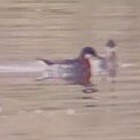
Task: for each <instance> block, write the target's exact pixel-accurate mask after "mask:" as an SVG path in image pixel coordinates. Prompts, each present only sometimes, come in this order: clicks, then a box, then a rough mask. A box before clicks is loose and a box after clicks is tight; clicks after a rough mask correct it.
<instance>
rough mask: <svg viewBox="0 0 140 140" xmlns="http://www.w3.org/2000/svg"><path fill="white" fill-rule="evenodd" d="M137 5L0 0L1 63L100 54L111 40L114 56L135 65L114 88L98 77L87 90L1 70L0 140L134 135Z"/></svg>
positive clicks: (139, 93) (124, 139) (125, 138)
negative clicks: (87, 51)
mask: <svg viewBox="0 0 140 140" xmlns="http://www.w3.org/2000/svg"><path fill="white" fill-rule="evenodd" d="M139 9H140V1H139V0H116V1H115V0H0V62H1V63H5V62H6V63H7V62H8V63H9V62H11V61H12V62H14V63H15V62H17V61H18V63H19V62H20V61H22V62H23V61H26V62H28V61H32V60H34V59H35V58H38V57H45V58H49V59H58V58H59V59H63V58H73V57H76V56H77V55H78V53H79V51H80V49H81V48H82V47H84V46H87V45H90V46H93V47H94V48H96V49H97V51H98V52H99V53H103V52H104V45H105V43H106V40H107V39H108V38H112V39H114V40H115V41H116V43H117V44H118V49H117V51H118V54H119V60H120V61H121V62H125V63H135V64H137V67H131V68H126V69H120V71H119V76H118V82H117V83H116V84H115V86H114V87H112V86H111V85H108V84H106V83H102V82H101V81H99V80H98V78H97V81H95V83H96V84H97V88H98V89H99V92H97V93H94V94H93V95H84V94H83V93H81V88H80V87H77V86H55V87H54V86H47V85H46V84H45V82H36V81H35V76H34V75H30V74H29V75H27V74H26V75H25V74H14V75H7V74H1V75H0V89H1V90H0V140H93V139H95V140H103V139H104V140H139V139H140V111H139V106H140V87H139V83H140V71H139V68H140V57H139V53H140V47H139V43H140V39H139V37H140V26H139V24H140V14H139V12H140V10H139ZM3 61H4V62H3Z"/></svg>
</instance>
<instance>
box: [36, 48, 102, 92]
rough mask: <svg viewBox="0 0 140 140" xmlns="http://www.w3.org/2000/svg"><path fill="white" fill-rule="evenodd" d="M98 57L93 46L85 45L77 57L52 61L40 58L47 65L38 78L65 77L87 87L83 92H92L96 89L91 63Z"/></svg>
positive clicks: (70, 81)
mask: <svg viewBox="0 0 140 140" xmlns="http://www.w3.org/2000/svg"><path fill="white" fill-rule="evenodd" d="M93 57H96V58H98V59H101V57H100V56H98V55H97V53H96V51H95V49H94V48H92V47H84V48H83V49H82V50H81V52H80V54H79V56H78V57H77V58H75V59H70V60H69V59H66V60H60V61H55V62H54V61H50V60H47V59H38V60H39V61H40V62H41V63H43V64H45V65H46V69H45V71H43V73H42V75H41V77H39V78H38V80H44V79H63V80H65V81H67V83H68V84H73V85H82V86H84V87H85V89H84V90H83V92H85V93H91V92H94V91H96V90H95V89H94V88H93V84H92V83H91V80H90V79H91V64H90V60H91V59H92V58H93Z"/></svg>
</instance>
